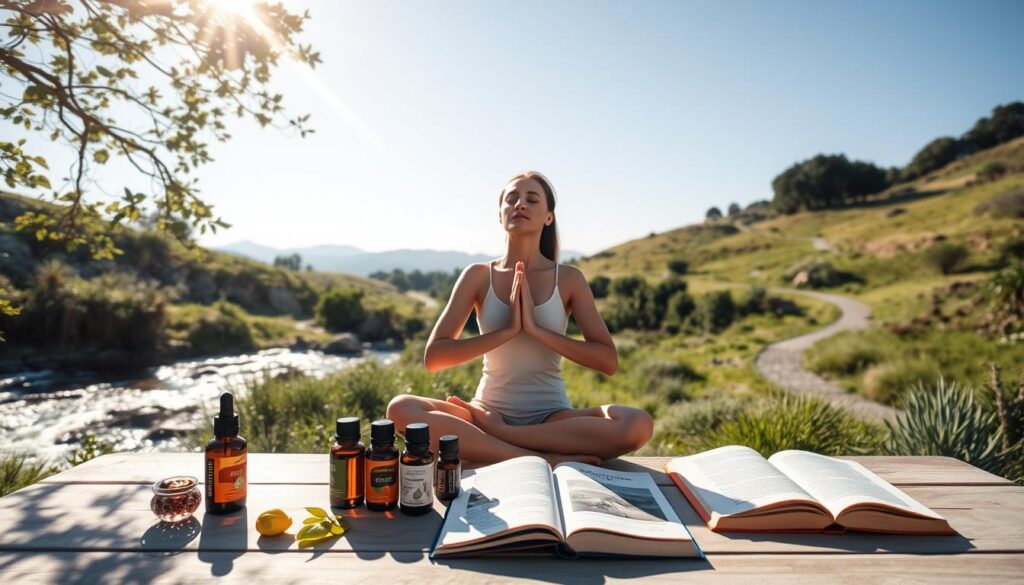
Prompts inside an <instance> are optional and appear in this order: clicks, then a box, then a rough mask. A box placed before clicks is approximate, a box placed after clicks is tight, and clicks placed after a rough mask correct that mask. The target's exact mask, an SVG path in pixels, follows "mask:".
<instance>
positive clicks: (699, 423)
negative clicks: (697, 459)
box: [644, 394, 743, 455]
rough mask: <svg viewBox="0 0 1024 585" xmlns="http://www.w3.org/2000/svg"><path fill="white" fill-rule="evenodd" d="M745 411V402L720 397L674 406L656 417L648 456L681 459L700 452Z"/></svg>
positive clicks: (669, 406) (680, 403)
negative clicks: (681, 456)
mask: <svg viewBox="0 0 1024 585" xmlns="http://www.w3.org/2000/svg"><path fill="white" fill-rule="evenodd" d="M742 411H743V402H742V401H741V400H739V399H737V398H734V397H730V396H722V395H719V394H715V395H712V396H710V397H708V398H705V399H703V400H694V401H683V402H677V403H675V404H670V405H668V406H666V407H665V408H664V409H662V410H661V411H660V412H659V413H658V415H657V416H656V417H655V419H654V436H653V437H652V438H651V441H650V443H648V445H647V447H646V448H645V449H644V452H645V453H647V452H650V453H659V454H665V455H681V454H685V453H690V452H697V451H700V450H702V449H704V447H705V446H706V443H707V440H708V435H709V433H714V432H715V430H716V429H718V428H719V427H720V426H722V425H723V424H725V423H728V422H733V421H735V420H736V417H737V416H739V414H740V413H741V412H742Z"/></svg>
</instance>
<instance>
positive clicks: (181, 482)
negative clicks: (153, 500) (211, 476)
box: [153, 475, 199, 496]
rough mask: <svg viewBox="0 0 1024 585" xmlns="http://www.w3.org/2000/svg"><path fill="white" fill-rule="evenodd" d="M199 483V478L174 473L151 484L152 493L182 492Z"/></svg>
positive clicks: (164, 494) (174, 493) (168, 494)
mask: <svg viewBox="0 0 1024 585" xmlns="http://www.w3.org/2000/svg"><path fill="white" fill-rule="evenodd" d="M197 485H199V480H198V479H196V478H195V477H193V476H191V475H175V476H173V477H167V478H164V479H161V480H159V481H157V482H155V483H154V484H153V493H154V494H156V495H158V496H173V495H177V494H183V493H185V492H187V491H189V490H191V489H192V488H194V487H196V486H197Z"/></svg>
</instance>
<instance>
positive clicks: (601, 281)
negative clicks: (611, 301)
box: [590, 275, 611, 299]
mask: <svg viewBox="0 0 1024 585" xmlns="http://www.w3.org/2000/svg"><path fill="white" fill-rule="evenodd" d="M610 284H611V279H610V278H608V277H607V276H604V275H598V276H595V277H594V278H591V279H590V292H591V293H593V295H594V298H595V299H603V298H605V297H607V296H608V289H609V286H610Z"/></svg>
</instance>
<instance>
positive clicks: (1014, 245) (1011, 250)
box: [999, 202, 1024, 264]
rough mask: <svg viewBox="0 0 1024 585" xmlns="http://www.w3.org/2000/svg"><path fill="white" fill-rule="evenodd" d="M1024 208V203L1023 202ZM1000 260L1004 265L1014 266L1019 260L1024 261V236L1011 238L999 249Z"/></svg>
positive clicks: (1023, 206)
mask: <svg viewBox="0 0 1024 585" xmlns="http://www.w3.org/2000/svg"><path fill="white" fill-rule="evenodd" d="M1022 208H1024V202H1022ZM999 259H1000V261H1001V262H1002V263H1003V264H1013V263H1014V262H1016V261H1017V260H1024V236H1018V237H1016V238H1010V239H1008V240H1006V241H1005V242H1003V245H1002V246H1000V247H999Z"/></svg>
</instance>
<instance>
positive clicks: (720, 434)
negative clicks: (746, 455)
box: [708, 393, 880, 457]
mask: <svg viewBox="0 0 1024 585" xmlns="http://www.w3.org/2000/svg"><path fill="white" fill-rule="evenodd" d="M879 441H880V429H879V428H878V427H876V426H874V425H871V424H869V423H865V422H863V421H860V420H857V419H856V418H854V417H853V416H851V415H850V414H849V413H847V412H846V411H844V410H842V409H841V408H837V407H835V406H832V405H830V404H827V403H825V402H822V401H821V400H818V399H815V398H811V397H808V396H794V395H792V394H788V393H776V394H773V395H771V396H769V397H768V399H767V401H766V402H764V403H762V404H760V405H757V406H755V407H753V408H750V409H748V410H746V411H745V412H743V413H741V414H740V415H739V416H738V417H736V420H735V421H732V422H727V423H725V424H723V425H722V426H721V427H719V429H718V431H717V432H715V433H714V434H713V435H712V437H711V438H710V439H709V445H708V446H710V447H717V446H722V445H746V446H748V447H751V448H752V449H754V450H756V451H758V452H759V453H761V454H762V455H764V456H765V457H767V456H769V455H771V454H772V453H775V452H777V451H784V450H786V449H803V450H806V451H814V452H815V453H821V454H824V455H848V454H854V453H861V454H863V453H870V452H872V451H873V450H875V449H877V445H878V443H879Z"/></svg>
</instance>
